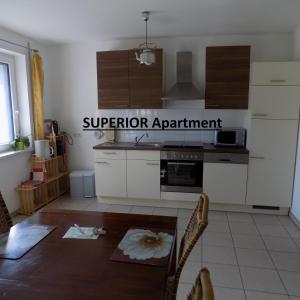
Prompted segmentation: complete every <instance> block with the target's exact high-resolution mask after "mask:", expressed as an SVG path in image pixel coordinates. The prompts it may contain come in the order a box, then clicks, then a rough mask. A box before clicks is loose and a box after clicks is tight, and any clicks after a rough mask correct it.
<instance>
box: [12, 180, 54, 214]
mask: <svg viewBox="0 0 300 300" xmlns="http://www.w3.org/2000/svg"><path fill="white" fill-rule="evenodd" d="M17 191H18V193H19V199H20V212H21V213H23V214H25V215H31V214H32V213H34V212H35V211H36V210H37V209H38V208H40V207H42V206H44V205H46V204H47V203H48V196H47V185H46V184H45V183H42V184H40V185H38V186H32V185H22V184H21V185H19V186H18V187H17Z"/></svg>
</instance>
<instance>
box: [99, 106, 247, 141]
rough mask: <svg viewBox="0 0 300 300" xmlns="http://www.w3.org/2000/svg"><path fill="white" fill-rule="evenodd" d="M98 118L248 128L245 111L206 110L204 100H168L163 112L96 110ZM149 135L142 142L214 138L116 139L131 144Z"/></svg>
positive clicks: (154, 134)
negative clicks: (217, 123)
mask: <svg viewBox="0 0 300 300" xmlns="http://www.w3.org/2000/svg"><path fill="white" fill-rule="evenodd" d="M98 116H99V117H129V118H130V117H147V118H148V119H149V120H153V119H154V118H156V117H158V118H160V119H175V120H179V119H183V118H187V119H195V120H197V119H198V120H199V119H200V120H203V119H217V118H221V119H222V121H223V123H222V125H223V127H244V128H248V120H249V116H248V111H247V110H212V109H210V110H208V109H205V108H204V101H203V100H190V101H170V102H168V103H167V105H166V108H165V109H124V110H99V111H98ZM146 132H147V133H148V135H149V138H145V139H144V140H143V141H144V142H146V141H147V142H163V141H166V140H168V141H170V140H171V141H202V142H207V143H211V142H213V139H214V131H189V130H184V131H171V132H170V131H163V130H161V131H146V130H145V131H135V130H130V131H118V132H117V133H116V140H117V141H119V142H133V141H134V140H135V137H136V136H140V135H142V134H143V133H146Z"/></svg>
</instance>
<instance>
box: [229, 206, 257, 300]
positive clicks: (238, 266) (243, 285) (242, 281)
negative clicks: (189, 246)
mask: <svg viewBox="0 0 300 300" xmlns="http://www.w3.org/2000/svg"><path fill="white" fill-rule="evenodd" d="M226 218H227V222H228V227H229V233H230V236H231V239H232V244H233V251H234V255H235V259H236V263H237V268H238V270H239V274H240V278H241V283H242V287H243V292H244V296H245V300H247V294H246V290H245V284H244V280H243V276H242V272H241V268H240V264H239V261H238V258H237V252H236V248H235V244H234V240H233V236H232V232H231V227H230V222H229V218H228V212H226ZM251 218H252V217H251Z"/></svg>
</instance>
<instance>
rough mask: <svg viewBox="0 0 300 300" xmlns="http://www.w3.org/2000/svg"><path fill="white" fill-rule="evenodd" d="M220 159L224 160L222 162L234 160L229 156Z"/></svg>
mask: <svg viewBox="0 0 300 300" xmlns="http://www.w3.org/2000/svg"><path fill="white" fill-rule="evenodd" d="M219 161H222V162H229V161H232V160H231V159H229V158H220V159H219Z"/></svg>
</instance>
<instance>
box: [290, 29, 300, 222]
mask: <svg viewBox="0 0 300 300" xmlns="http://www.w3.org/2000/svg"><path fill="white" fill-rule="evenodd" d="M294 59H295V60H300V28H298V30H296V31H295V34H294ZM299 134H300V132H299ZM291 211H292V214H293V215H294V216H295V218H296V219H297V220H298V221H299V222H300V136H299V137H298V148H297V160H296V170H295V179H294V193H293V204H292V209H291Z"/></svg>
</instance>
